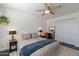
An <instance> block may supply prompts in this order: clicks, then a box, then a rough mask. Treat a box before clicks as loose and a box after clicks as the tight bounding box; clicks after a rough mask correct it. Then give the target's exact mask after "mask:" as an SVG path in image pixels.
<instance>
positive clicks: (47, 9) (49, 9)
mask: <svg viewBox="0 0 79 59" xmlns="http://www.w3.org/2000/svg"><path fill="white" fill-rule="evenodd" d="M43 5H44V8H43V9H41V10H36V11H38V12H39V11H41V12H43V14H42V16H44V15H46V14H52V15H54V14H55V11H56V9H59V8H61V7H62V6H61V5H57V6H53V7H51V6H49V4H48V3H44V4H43Z"/></svg>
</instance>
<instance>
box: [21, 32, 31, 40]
mask: <svg viewBox="0 0 79 59" xmlns="http://www.w3.org/2000/svg"><path fill="white" fill-rule="evenodd" d="M22 39H23V40H26V39H31V33H28V34H23V35H22Z"/></svg>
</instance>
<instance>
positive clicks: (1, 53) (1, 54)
mask: <svg viewBox="0 0 79 59" xmlns="http://www.w3.org/2000/svg"><path fill="white" fill-rule="evenodd" d="M0 56H9V50H5V51H0Z"/></svg>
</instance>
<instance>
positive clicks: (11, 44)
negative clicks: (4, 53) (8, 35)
mask: <svg viewBox="0 0 79 59" xmlns="http://www.w3.org/2000/svg"><path fill="white" fill-rule="evenodd" d="M17 43H18V42H17V40H16V39H14V40H10V41H9V52H13V51H17Z"/></svg>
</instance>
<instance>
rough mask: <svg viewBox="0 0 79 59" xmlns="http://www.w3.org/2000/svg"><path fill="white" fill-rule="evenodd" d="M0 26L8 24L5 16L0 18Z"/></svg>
mask: <svg viewBox="0 0 79 59" xmlns="http://www.w3.org/2000/svg"><path fill="white" fill-rule="evenodd" d="M0 24H9V20H8V17H7V16H4V15H1V16H0Z"/></svg>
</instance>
